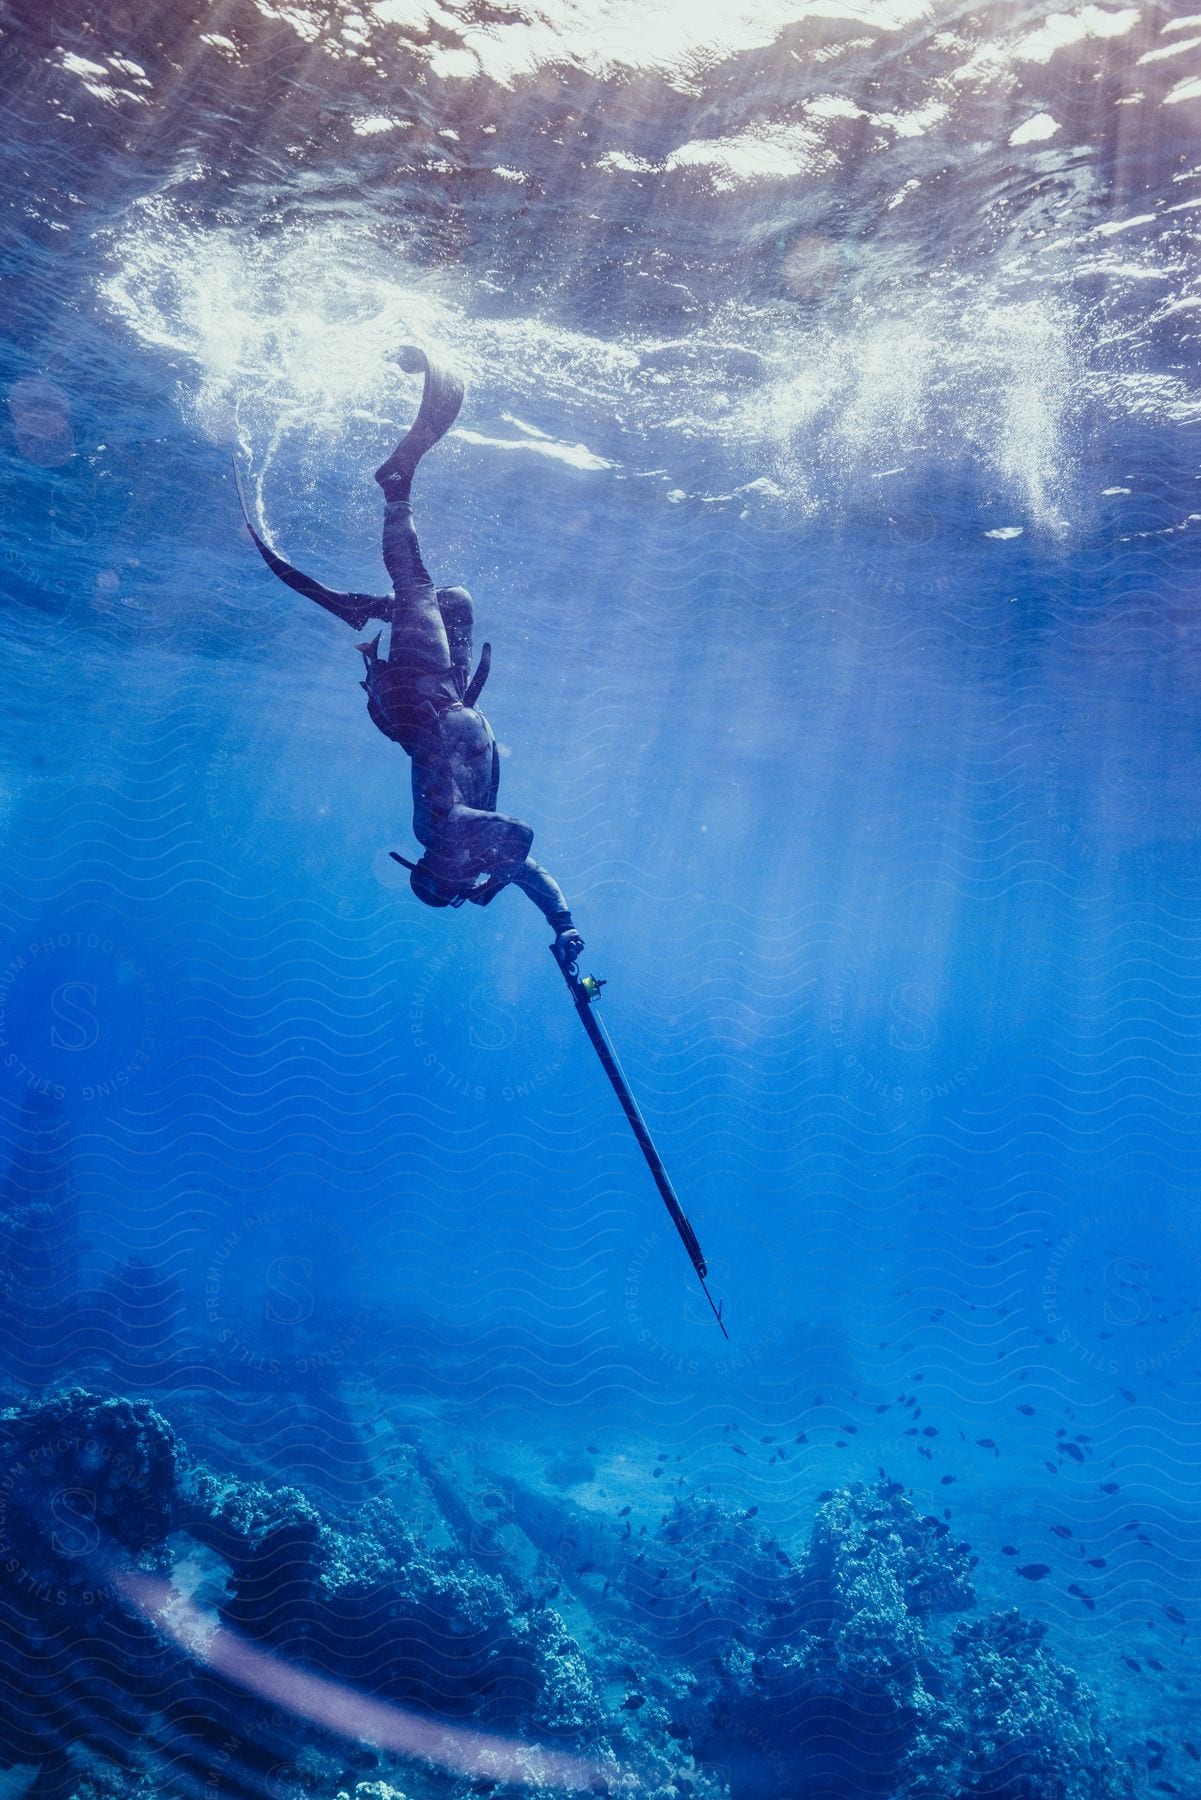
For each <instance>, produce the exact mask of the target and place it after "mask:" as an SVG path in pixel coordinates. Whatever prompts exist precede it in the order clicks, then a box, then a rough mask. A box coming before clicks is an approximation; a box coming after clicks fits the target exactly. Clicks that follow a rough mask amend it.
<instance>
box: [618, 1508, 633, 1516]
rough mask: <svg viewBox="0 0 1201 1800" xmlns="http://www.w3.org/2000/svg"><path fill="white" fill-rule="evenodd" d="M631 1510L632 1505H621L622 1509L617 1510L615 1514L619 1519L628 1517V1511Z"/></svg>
mask: <svg viewBox="0 0 1201 1800" xmlns="http://www.w3.org/2000/svg"><path fill="white" fill-rule="evenodd" d="M632 1511H633V1508H632V1507H629V1506H623V1507H622V1509H621V1511H620V1512H619V1513H618V1515H617V1516H618V1518H619V1519H628V1518H629V1516H630V1513H631V1512H632Z"/></svg>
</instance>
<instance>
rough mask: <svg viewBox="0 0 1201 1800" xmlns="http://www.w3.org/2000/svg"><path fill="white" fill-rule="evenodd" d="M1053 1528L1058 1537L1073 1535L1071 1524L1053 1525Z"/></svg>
mask: <svg viewBox="0 0 1201 1800" xmlns="http://www.w3.org/2000/svg"><path fill="white" fill-rule="evenodd" d="M1051 1530H1052V1531H1053V1532H1054V1533H1055V1535H1056V1537H1061V1538H1070V1537H1071V1535H1072V1528H1071V1526H1070V1525H1052V1527H1051Z"/></svg>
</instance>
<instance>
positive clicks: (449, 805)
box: [238, 344, 584, 969]
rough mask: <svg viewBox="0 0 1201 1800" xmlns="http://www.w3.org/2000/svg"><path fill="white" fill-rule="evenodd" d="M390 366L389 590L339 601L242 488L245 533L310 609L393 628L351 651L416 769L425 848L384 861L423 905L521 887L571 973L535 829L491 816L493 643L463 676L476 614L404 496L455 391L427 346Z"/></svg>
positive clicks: (495, 781)
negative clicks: (271, 534) (266, 538)
mask: <svg viewBox="0 0 1201 1800" xmlns="http://www.w3.org/2000/svg"><path fill="white" fill-rule="evenodd" d="M397 361H398V362H399V365H400V367H401V368H402V369H403V370H404V372H405V373H406V374H408V375H416V374H422V375H424V377H425V385H424V388H423V391H422V397H421V406H420V409H419V411H418V414H417V418H416V420H415V421H414V424H413V426H412V428H411V429H410V430H409V432H408V433H407V434H406V436H405V437H403V438H402V439H401V441H400V443H399V444H398V445H397V446H396V448H395V450H394V451H393V452H392V454H391V456H390V457H389V458H388V459H387V461H386V462H385V463H382V464H381V465H380V467H379V468H378V469H377V470H376V471H375V479H376V481H378V482H379V484H380V487H381V488H382V489H383V493H384V564H385V566H386V568H387V571H388V574H389V575H390V576H391V578H392V585H393V590H394V591H393V594H392V596H391V598H389V599H380V598H377V597H376V596H374V595H372V594H342V593H337V592H335V591H334V590H333V589H332V588H327V587H325V586H323V584H322V583H321V582H319V581H314V580H313V579H312V577H311V576H308V575H303V574H301V572H300V570H299V569H294V568H293V567H292V566H291V564H290V563H287V562H285V561H284V560H283V558H282V557H280V556H277V555H276V554H275V552H274V551H273V550H272V549H270V548H269V547H268V545H266V544H265V543H264V542H263V540H262V538H261V537H260V536H259V534H258V532H257V531H256V530H255V529H254V526H253V525H252V524H251V523H250V517H249V513H248V511H247V507H246V501H245V497H244V495H242V489H241V483H240V481H239V484H238V493H239V498H240V499H241V501H242V511H243V515H244V516H245V518H246V527H247V530H248V531H249V532H250V535H251V537H252V538H253V539H254V541H255V543H256V545H257V546H258V549H259V553H260V555H261V556H262V558H263V561H264V562H265V563H266V564H267V567H268V568H269V569H270V570H271V571H272V572H273V574H276V575H278V576H279V578H280V580H281V581H283V582H286V583H287V585H288V586H289V587H290V588H294V589H295V590H296V592H297V593H298V594H303V595H305V597H306V598H307V599H309V600H315V601H316V602H317V604H318V606H323V607H325V609H326V611H327V612H332V613H333V614H334V615H335V617H337V618H339V619H342V620H344V621H345V623H346V624H347V625H352V626H353V627H354V628H355V630H356V631H362V630H363V629H364V627H365V626H366V624H367V621H368V620H369V619H379V620H381V621H382V622H383V623H384V624H386V625H388V626H389V627H390V632H389V638H388V650H387V655H386V656H381V655H380V653H379V646H380V639H381V638H382V636H383V632H382V631H378V632H377V633H376V634H375V636H374V637H373V638H371V639H370V640H368V641H366V642H364V643H361V644H358V645H356V648H357V649H358V650H359V651H360V653H361V654H362V657H363V661H364V663H365V664H366V671H365V679H364V680H363V682H362V684H361V685H362V686H363V687H364V688H365V689H366V691H367V711H368V713H369V715H370V717H371V719H372V721H373V722H374V724H375V725H376V726H378V728H379V730H380V731H382V732H383V734H384V736H385V737H387V738H391V739H392V741H393V743H395V744H399V745H400V746H401V748H402V749H403V750H404V751H406V752H407V754H408V756H409V757H410V759H411V761H412V765H413V832H414V835H415V836H416V838H417V840H418V842H419V843H420V844H422V845H423V846H424V850H423V854H422V856H421V857H420V859H419V860H418V861H417V862H416V863H412V862H409V861H408V859H407V858H406V857H403V856H400V855H398V853H397V852H396V851H395V850H394V851H392V852H391V855H392V856H393V857H394V859H395V860H396V861H397V862H399V863H403V864H404V866H405V867H406V868H407V869H408V870H410V875H409V885H410V887H411V888H412V890H413V892H414V894H416V896H417V898H418V899H419V900H422V901H424V902H425V904H426V905H427V906H461V905H462V904H463V903H464V901H468V900H469V901H471V902H472V904H473V905H476V906H487V905H488V903H489V902H490V901H491V900H493V899H495V897H496V895H497V894H498V893H500V891H501V890H502V888H506V887H508V886H510V885H512V886H514V887H519V888H521V889H522V890H523V891H524V892H525V893H526V894H528V895H529V897H530V899H531V900H532V901H533V902H534V905H535V906H536V907H538V909H539V911H540V912H542V913H543V914H545V916H546V919H547V921H548V923H549V924H550V926H551V927H552V929H553V931H554V933H555V941H554V944H553V945H552V946H551V948H552V949H553V951H554V954H555V958H556V961H557V962H558V963H559V965H560V967H561V968H563V969H567V968H568V967H569V966H572V965H574V963H575V961H576V959H577V958H578V956H579V954H580V952H581V951H582V950H583V948H584V940H583V938H582V937H581V936H580V934H579V932H578V931H577V930H576V928H575V926H574V924H573V923H572V918H571V913H570V912H569V910H568V907H567V902H566V900H565V899H564V897H563V892H562V889H561V888H560V887H559V885H558V883H557V882H556V881H555V880H554V879H553V878H552V877H551V876H550V875H548V874H547V872H546V870H545V869H543V868H540V867H539V865H538V864H537V863H536V862H534V860H533V858H532V857H531V856H530V854H529V850H530V844H531V843H532V841H533V836H534V833H533V830H532V828H531V827H530V826H529V825H524V824H522V822H521V820H520V819H514V818H510V817H509V815H508V814H507V813H501V812H497V810H496V794H497V788H498V785H499V782H500V755H499V752H498V750H497V747H496V739H495V738H494V737H493V735H492V728H491V726H490V725H489V724H488V721H487V719H486V718H485V717H484V715H483V713H482V712H480V711H479V709H478V707H477V706H476V701H477V700H478V699H479V695H480V690H481V689H482V688H483V685H484V683H485V681H486V680H487V678H488V670H489V667H490V666H491V661H492V646H491V645H490V644H485V645H484V646H483V648H482V650H481V652H480V660H479V663H478V665H477V667H476V670H475V673H474V674H472V672H471V661H472V632H473V625H474V615H473V609H472V602H471V595H470V594H469V593H468V592H467V589H466V588H461V587H448V588H435V586H434V583H433V581H432V580H431V578H430V576H429V574H428V572H427V570H426V567H425V564H424V563H423V561H422V559H421V550H420V548H419V546H418V543H417V534H416V532H415V531H414V529H413V509H412V504H411V501H410V497H409V490H410V487H411V485H412V480H413V476H414V473H415V472H416V469H417V465H418V463H419V462H420V461H421V458H422V457H423V456H424V455H425V453H426V451H427V450H430V449H432V448H433V446H434V445H435V444H436V443H437V442H438V440H439V439H440V438H441V437H443V436H444V435H445V433H446V432H447V431H449V429H450V427H451V426H452V425H453V424H454V421H455V419H456V417H457V416H458V412H459V408H460V406H461V405H462V403H463V384H462V382H461V381H459V380H458V378H457V377H456V376H455V375H454V374H453V373H452V372H451V371H450V370H449V369H447V368H444V367H442V366H441V365H440V364H438V363H436V362H434V361H433V360H432V359H431V358H430V357H429V356H427V355H426V353H425V351H424V350H421V349H419V348H418V347H417V346H416V345H413V344H406V345H405V346H404V347H403V348H402V350H401V351H400V353H399V355H398V357H397Z"/></svg>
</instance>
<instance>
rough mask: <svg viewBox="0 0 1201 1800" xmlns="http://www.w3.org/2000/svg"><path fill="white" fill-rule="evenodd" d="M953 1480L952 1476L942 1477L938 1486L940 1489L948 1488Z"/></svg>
mask: <svg viewBox="0 0 1201 1800" xmlns="http://www.w3.org/2000/svg"><path fill="white" fill-rule="evenodd" d="M954 1479H955V1477H954V1476H953V1475H944V1476H943V1478H942V1480H941V1481H940V1482H939V1484H938V1485H939V1486H940V1487H950V1485H951V1483H952V1482H953V1481H954Z"/></svg>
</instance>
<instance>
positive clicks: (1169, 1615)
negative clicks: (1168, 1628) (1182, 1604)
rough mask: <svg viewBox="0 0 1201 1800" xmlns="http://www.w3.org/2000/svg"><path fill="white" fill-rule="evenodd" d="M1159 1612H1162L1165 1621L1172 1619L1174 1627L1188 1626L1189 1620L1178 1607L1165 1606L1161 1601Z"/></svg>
mask: <svg viewBox="0 0 1201 1800" xmlns="http://www.w3.org/2000/svg"><path fill="white" fill-rule="evenodd" d="M1159 1610H1160V1611H1161V1612H1162V1614H1163V1616H1164V1618H1165V1619H1171V1621H1172V1623H1173V1625H1187V1624H1188V1620H1187V1619H1186V1618H1185V1616H1184V1614H1183V1613H1182V1612H1181V1610H1180V1608H1179V1607H1178V1606H1165V1605H1164V1603H1163V1601H1162V1600H1161V1601H1160V1603H1159Z"/></svg>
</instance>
